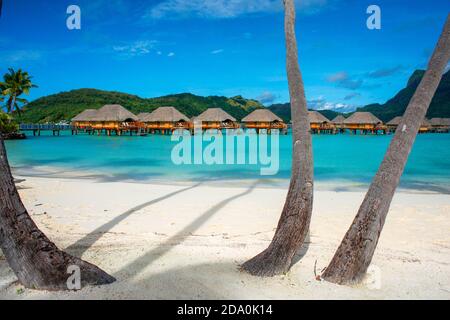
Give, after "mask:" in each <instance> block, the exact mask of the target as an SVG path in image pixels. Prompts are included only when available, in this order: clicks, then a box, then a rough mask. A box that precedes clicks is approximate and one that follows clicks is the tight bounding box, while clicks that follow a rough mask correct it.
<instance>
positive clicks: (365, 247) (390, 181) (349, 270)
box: [322, 15, 450, 284]
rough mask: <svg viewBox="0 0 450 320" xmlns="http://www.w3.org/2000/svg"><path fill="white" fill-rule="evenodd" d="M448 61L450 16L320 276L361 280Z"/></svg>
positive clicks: (340, 279)
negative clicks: (368, 183)
mask: <svg viewBox="0 0 450 320" xmlns="http://www.w3.org/2000/svg"><path fill="white" fill-rule="evenodd" d="M449 58H450V15H449V16H447V21H446V23H445V26H444V30H443V32H442V34H441V36H440V38H439V42H438V44H437V46H436V49H435V51H434V53H433V56H432V57H431V60H430V62H429V64H428V70H427V72H426V73H425V75H424V77H423V79H422V81H421V82H420V85H419V87H418V88H417V90H416V92H415V94H414V96H413V97H412V99H411V101H410V102H409V105H408V107H407V108H406V111H405V114H404V115H403V118H402V121H401V122H400V125H399V126H398V128H397V131H396V132H395V136H394V138H393V139H392V141H391V144H390V146H389V149H388V151H387V153H386V155H385V157H384V160H383V162H382V163H381V166H380V168H379V170H378V172H377V174H376V175H375V178H374V180H373V182H372V184H371V186H370V188H369V191H368V192H367V194H366V197H365V199H364V201H363V203H362V205H361V207H360V208H359V211H358V214H357V215H356V218H355V220H354V221H353V224H352V225H351V227H350V229H349V230H348V231H347V234H346V235H345V237H344V240H342V243H341V245H340V246H339V248H338V250H337V251H336V253H335V255H334V257H333V259H332V261H331V263H330V264H329V266H328V267H327V268H326V270H325V272H324V273H323V275H322V278H324V279H325V280H327V281H330V282H334V283H338V284H345V283H352V282H357V281H360V280H361V278H362V277H363V276H364V274H365V272H366V271H367V268H368V266H369V264H370V262H371V260H372V256H373V254H374V251H375V248H376V246H377V243H378V239H379V236H380V233H381V230H382V229H383V225H384V221H385V219H386V215H387V213H388V211H389V206H390V204H391V201H392V197H393V196H394V192H395V189H396V188H397V186H398V183H399V181H400V177H401V175H402V173H403V170H404V168H405V164H406V161H407V160H408V156H409V153H410V152H411V148H412V146H413V144H414V140H415V138H416V136H417V132H418V131H419V127H420V124H421V123H422V121H423V119H424V118H425V115H426V113H427V110H428V107H429V105H430V103H431V100H432V98H433V95H434V93H435V92H436V89H437V87H438V85H439V82H440V80H441V78H442V74H443V71H444V68H445V66H446V65H447V62H448V61H449Z"/></svg>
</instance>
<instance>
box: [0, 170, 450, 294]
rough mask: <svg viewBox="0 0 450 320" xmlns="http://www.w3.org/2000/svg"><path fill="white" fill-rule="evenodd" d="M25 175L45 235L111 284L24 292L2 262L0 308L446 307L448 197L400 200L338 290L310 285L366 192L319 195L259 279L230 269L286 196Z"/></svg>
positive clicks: (262, 236)
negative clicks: (362, 272)
mask: <svg viewBox="0 0 450 320" xmlns="http://www.w3.org/2000/svg"><path fill="white" fill-rule="evenodd" d="M18 178H22V177H18ZM24 178H25V179H26V181H24V182H22V183H20V194H21V196H22V198H23V201H24V203H25V205H26V206H27V208H28V209H29V212H30V214H31V216H32V218H33V219H34V221H35V222H36V223H37V224H38V226H39V227H40V228H41V230H43V231H44V232H45V233H46V234H47V236H49V237H50V239H52V240H53V241H54V242H55V243H56V244H57V245H58V246H59V247H60V248H63V249H66V250H67V251H68V252H70V253H72V254H75V255H77V256H82V257H83V258H84V259H86V260H87V261H89V262H92V263H94V264H96V265H98V266H100V267H101V268H103V269H104V270H106V271H108V272H109V273H110V274H112V275H114V276H115V277H116V278H117V282H115V283H114V284H112V285H108V286H102V287H87V288H84V289H82V290H80V291H78V292H45V291H35V290H28V289H24V288H23V287H22V286H21V285H20V284H19V283H18V282H17V279H16V277H15V276H14V274H13V272H12V271H11V269H10V268H9V267H8V264H7V262H6V261H5V259H4V257H3V256H2V255H0V299H429V298H433V299H450V237H449V230H450V201H449V200H450V195H448V194H439V193H433V192H418V191H411V190H410V191H401V192H398V193H397V194H396V196H395V198H394V201H393V203H392V206H391V210H390V213H389V215H388V218H387V221H386V225H385V228H384V230H383V233H382V235H381V239H380V242H379V245H378V248H377V250H376V252H375V256H374V259H373V262H372V265H371V272H370V274H369V276H368V278H367V279H366V281H365V282H364V283H362V284H360V285H357V286H339V285H335V284H331V283H327V282H324V281H317V280H315V276H314V274H315V269H316V272H317V273H320V271H321V270H322V269H323V268H324V267H325V266H326V265H327V263H328V262H329V261H330V259H331V257H332V255H333V253H334V251H335V250H336V248H337V246H338V245H339V243H340V241H341V239H342V237H343V235H344V234H345V232H346V230H347V229H348V227H349V226H350V224H351V221H352V219H353V218H354V216H355V214H356V212H357V209H358V206H359V204H360V203H361V201H362V198H363V196H364V193H365V191H364V190H357V191H343V192H338V191H334V190H327V189H326V188H323V187H322V188H318V191H317V192H316V193H315V202H314V212H313V219H312V224H311V234H310V238H309V241H308V243H307V244H306V245H305V247H304V248H302V250H301V252H299V256H298V257H297V259H296V260H298V261H297V262H296V263H295V264H294V265H293V267H292V269H291V270H290V272H289V273H288V274H286V275H282V276H277V277H273V278H258V277H253V276H250V275H248V274H246V273H242V272H240V271H239V270H238V267H239V265H240V264H241V263H243V262H244V261H245V260H246V259H248V258H251V257H252V256H253V255H255V254H257V253H259V252H260V251H261V250H263V249H264V248H266V247H267V245H268V244H269V242H270V240H271V237H272V235H273V232H274V228H275V226H276V223H277V221H278V218H279V215H280V213H281V209H282V205H283V203H284V198H285V196H286V192H287V190H286V188H270V187H267V186H265V187H264V186H260V185H257V184H256V185H249V186H245V185H244V186H234V187H231V186H227V187H221V186H218V185H217V184H215V185H210V184H208V183H204V184H192V185H158V184H145V183H130V182H105V181H95V180H89V179H65V178H42V177H24ZM300 258H301V259H300ZM315 266H316V268H315Z"/></svg>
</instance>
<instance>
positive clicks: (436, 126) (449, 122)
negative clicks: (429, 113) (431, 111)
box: [430, 118, 450, 133]
mask: <svg viewBox="0 0 450 320" xmlns="http://www.w3.org/2000/svg"><path fill="white" fill-rule="evenodd" d="M430 125H431V128H430V130H431V131H432V132H438V133H444V132H446V133H448V132H450V118H432V119H431V120H430Z"/></svg>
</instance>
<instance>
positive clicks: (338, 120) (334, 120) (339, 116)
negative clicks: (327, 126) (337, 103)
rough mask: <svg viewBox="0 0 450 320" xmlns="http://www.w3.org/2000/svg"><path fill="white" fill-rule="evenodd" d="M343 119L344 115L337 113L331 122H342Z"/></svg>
mask: <svg viewBox="0 0 450 320" xmlns="http://www.w3.org/2000/svg"><path fill="white" fill-rule="evenodd" d="M344 121H345V117H344V116H343V115H338V116H337V117H336V118H334V119H333V120H332V121H331V122H333V123H336V124H342V123H344Z"/></svg>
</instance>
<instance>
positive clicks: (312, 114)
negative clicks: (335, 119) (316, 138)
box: [308, 111, 335, 133]
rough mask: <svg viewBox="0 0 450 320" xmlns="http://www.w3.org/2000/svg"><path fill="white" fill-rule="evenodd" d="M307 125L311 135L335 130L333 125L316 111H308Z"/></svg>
mask: <svg viewBox="0 0 450 320" xmlns="http://www.w3.org/2000/svg"><path fill="white" fill-rule="evenodd" d="M308 117H309V123H310V125H311V131H312V132H313V133H320V132H322V131H332V130H334V129H335V126H334V125H333V123H332V122H331V121H330V120H329V119H328V118H327V117H325V116H324V115H323V114H321V113H320V112H318V111H308Z"/></svg>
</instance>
